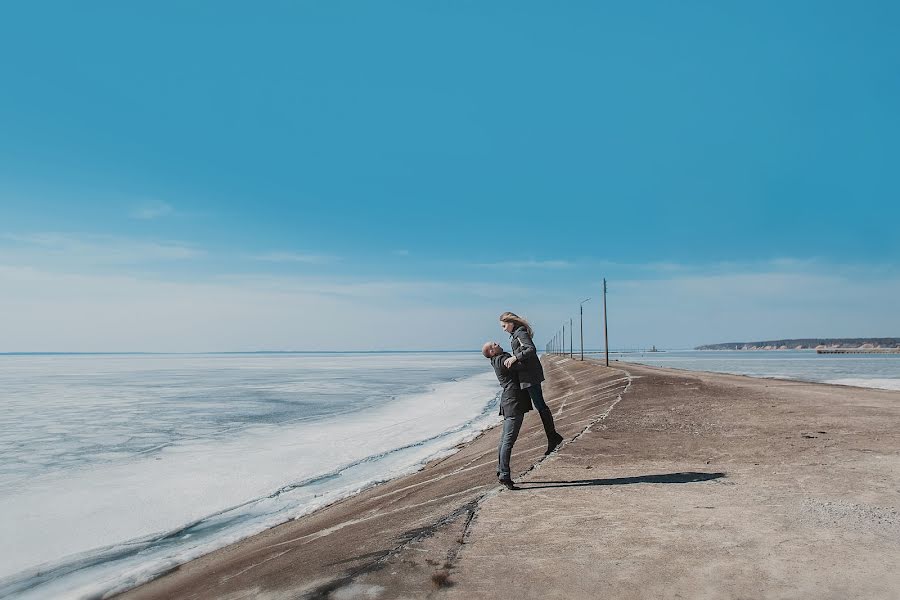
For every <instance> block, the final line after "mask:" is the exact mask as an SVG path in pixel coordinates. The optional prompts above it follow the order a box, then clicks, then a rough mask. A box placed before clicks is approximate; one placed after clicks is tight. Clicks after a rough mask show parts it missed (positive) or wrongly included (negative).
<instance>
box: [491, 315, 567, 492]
mask: <svg viewBox="0 0 900 600" xmlns="http://www.w3.org/2000/svg"><path fill="white" fill-rule="evenodd" d="M500 327H501V328H502V329H503V331H505V332H506V333H508V334H509V340H510V349H511V351H512V354H509V353H507V352H505V351H504V350H503V348H501V347H500V344H498V343H497V342H487V343H486V344H485V345H484V346H483V347H482V348H481V353H482V354H484V356H485V357H486V358H488V359H489V360H490V361H491V365H493V367H494V373H496V374H497V379H498V380H499V381H500V385H501V386H502V387H503V392H502V393H501V396H500V414H501V415H503V433H502V434H501V435H500V448H499V451H498V462H499V464H498V466H497V477H498V478H499V479H500V483H502V484H503V485H505V486H506V487H507V488H509V489H515V488H514V487H513V480H512V474H511V470H510V466H509V460H510V456H511V455H512V448H513V444H515V443H516V438H517V437H518V436H519V429H520V428H521V427H522V421H523V420H524V419H525V413H526V412H528V411H529V410H531V408H532V403H534V407H535V408H536V409H537V411H538V414H539V415H541V423H543V424H544V433H546V434H547V451H546V452H545V453H544V454H550V453H551V452H553V450H555V449H556V447H557V446H559V445H560V443H562V441H563V437H562V436H561V435H559V434H558V433H557V432H556V427H555V426H554V425H553V414H552V413H551V412H550V409H549V408H548V407H547V404H546V403H545V402H544V395H543V393H542V392H541V382H542V381H544V369H543V367H541V361H540V359H539V358H538V355H537V348H536V347H535V345H534V340H533V339H532V338H533V337H534V331H533V330H532V329H531V325H529V324H528V321H526V320H525V319H523V318H522V317H520V316H518V315H517V314H515V313H511V312H505V313H503V314H502V315H500Z"/></svg>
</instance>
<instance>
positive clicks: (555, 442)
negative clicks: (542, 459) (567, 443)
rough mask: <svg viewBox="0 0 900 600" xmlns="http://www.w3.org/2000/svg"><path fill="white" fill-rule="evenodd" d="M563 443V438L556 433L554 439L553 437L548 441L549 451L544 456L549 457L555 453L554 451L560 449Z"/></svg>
mask: <svg viewBox="0 0 900 600" xmlns="http://www.w3.org/2000/svg"><path fill="white" fill-rule="evenodd" d="M562 443H563V436H561V435H559V434H558V433H555V434H554V435H553V437H551V438H550V439H549V440H547V451H546V452H544V456H547V455H548V454H550V453H551V452H553V451H554V450H556V449H557V448H559V445H560V444H562Z"/></svg>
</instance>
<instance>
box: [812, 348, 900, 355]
mask: <svg viewBox="0 0 900 600" xmlns="http://www.w3.org/2000/svg"><path fill="white" fill-rule="evenodd" d="M816 354H900V348H816Z"/></svg>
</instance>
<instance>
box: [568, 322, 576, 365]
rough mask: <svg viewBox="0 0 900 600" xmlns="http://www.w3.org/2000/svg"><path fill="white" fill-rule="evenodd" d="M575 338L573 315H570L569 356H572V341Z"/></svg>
mask: <svg viewBox="0 0 900 600" xmlns="http://www.w3.org/2000/svg"><path fill="white" fill-rule="evenodd" d="M574 339H575V330H574V329H572V317H569V358H574V357H573V356H572V341H573V340H574Z"/></svg>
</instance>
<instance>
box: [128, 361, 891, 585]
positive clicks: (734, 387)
mask: <svg viewBox="0 0 900 600" xmlns="http://www.w3.org/2000/svg"><path fill="white" fill-rule="evenodd" d="M544 363H545V368H546V371H547V375H548V380H547V382H546V383H545V396H546V397H547V400H548V403H549V404H550V406H551V408H552V409H553V411H554V414H555V415H556V419H557V425H558V429H559V430H560V432H561V433H562V434H563V435H564V436H565V437H566V442H565V445H564V446H563V447H562V448H561V449H560V450H559V451H557V452H556V453H554V454H552V455H551V456H549V457H547V458H544V457H543V450H544V447H545V444H546V442H545V438H544V434H543V431H542V430H541V429H540V420H539V418H538V416H537V414H536V413H535V412H531V413H529V414H528V415H527V416H526V420H525V426H524V427H523V432H522V434H521V435H520V438H519V441H518V442H517V443H516V448H515V450H516V451H515V453H514V455H513V471H514V473H515V474H516V477H515V478H516V480H517V481H518V482H519V487H520V488H521V489H519V490H516V491H509V490H506V489H504V488H501V487H500V486H498V485H497V484H496V483H495V482H496V476H495V469H496V443H497V438H498V436H499V431H498V429H496V428H495V429H493V430H490V431H488V432H486V433H485V434H484V435H482V436H481V437H479V438H478V439H476V440H474V441H473V442H471V443H469V444H468V445H466V446H465V447H463V448H462V449H461V450H460V451H459V452H457V453H456V454H454V455H452V456H450V457H448V458H445V459H443V460H440V461H436V462H434V463H431V464H429V465H427V466H426V468H424V469H423V470H421V471H419V472H418V473H415V474H413V475H410V476H407V477H403V478H401V479H397V480H394V481H391V482H387V483H385V484H382V485H379V486H376V487H374V488H371V489H369V490H367V491H365V492H363V493H361V494H359V495H357V496H354V497H352V498H348V499H346V500H344V501H341V502H338V503H336V504H334V505H332V506H329V507H327V508H325V509H322V510H320V511H318V512H316V513H314V514H312V515H309V516H307V517H304V518H301V519H299V520H297V521H293V522H290V523H286V524H284V525H281V526H279V527H276V528H273V529H271V530H269V531H266V532H264V533H262V534H259V535H257V536H254V537H252V538H249V539H247V540H244V541H242V542H239V543H237V544H234V545H232V546H229V547H227V548H224V549H222V550H219V551H217V552H213V553H211V554H209V555H207V556H205V557H202V558H200V559H197V560H195V561H192V562H190V563H188V564H186V565H183V566H182V567H180V568H178V569H176V570H174V571H172V572H170V573H168V574H166V575H165V576H163V577H160V578H159V579H156V580H154V581H152V582H150V583H148V584H146V585H143V586H141V587H139V588H136V589H134V590H131V591H130V592H127V593H125V594H123V595H122V596H120V598H129V599H132V598H159V599H162V598H166V599H169V598H227V599H236V598H264V599H288V598H334V599H342V598H343V599H348V598H386V599H387V598H426V597H427V598H459V599H466V600H471V599H472V598H600V597H605V598H635V599H637V598H711V599H712V598H795V597H796V598H799V597H804V598H806V597H814V598H835V599H837V598H841V599H843V598H848V597H859V598H863V597H864V598H892V599H893V598H900V568H898V565H900V510H898V507H900V433H898V425H900V392H890V391H881V390H869V389H862V388H853V387H846V386H834V385H825V384H814V383H802V382H789V381H776V380H764V379H753V378H749V377H740V376H733V375H720V374H712V373H694V372H687V371H676V370H670V369H659V368H650V367H643V366H639V365H634V364H628V363H614V365H615V366H614V367H611V368H606V367H603V366H601V364H600V363H599V362H597V361H593V360H588V361H585V362H580V361H575V360H570V359H568V358H562V357H545V359H544Z"/></svg>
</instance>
